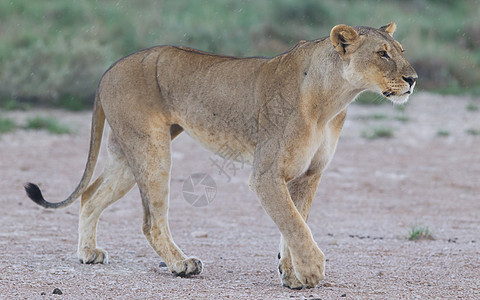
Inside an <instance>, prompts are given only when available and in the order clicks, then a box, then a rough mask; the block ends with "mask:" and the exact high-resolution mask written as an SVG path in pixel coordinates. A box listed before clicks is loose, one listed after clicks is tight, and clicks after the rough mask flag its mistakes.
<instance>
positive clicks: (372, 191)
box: [0, 93, 480, 299]
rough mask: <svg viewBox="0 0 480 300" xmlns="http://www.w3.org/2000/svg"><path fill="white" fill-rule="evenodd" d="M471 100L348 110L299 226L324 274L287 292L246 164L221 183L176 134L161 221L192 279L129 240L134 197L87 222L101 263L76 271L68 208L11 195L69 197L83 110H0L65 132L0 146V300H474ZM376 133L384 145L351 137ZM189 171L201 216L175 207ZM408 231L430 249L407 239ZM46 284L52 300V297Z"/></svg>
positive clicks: (477, 202) (477, 185)
mask: <svg viewBox="0 0 480 300" xmlns="http://www.w3.org/2000/svg"><path fill="white" fill-rule="evenodd" d="M472 103H473V104H475V105H477V106H480V99H474V98H459V97H450V96H449V97H445V96H437V95H431V94H426V93H419V94H417V95H414V96H413V97H412V98H411V102H410V104H408V106H407V107H406V109H405V110H404V111H402V110H399V109H395V108H394V107H392V106H391V105H388V104H386V105H381V106H365V105H363V106H362V105H358V104H354V105H352V106H351V107H350V109H349V115H348V118H347V122H346V124H345V127H344V130H343V133H342V137H341V139H340V142H339V145H338V148H337V153H336V155H335V157H334V159H333V161H332V163H331V165H330V166H329V168H328V170H327V171H326V172H325V174H324V177H323V179H322V182H321V184H320V188H319V190H318V192H317V195H316V199H315V200H314V203H313V207H312V211H311V213H310V219H309V225H310V227H311V229H312V232H313V234H314V237H315V239H316V241H317V242H318V244H319V245H320V247H321V249H322V250H323V251H324V253H325V255H326V257H327V270H326V276H327V277H326V279H325V280H324V281H323V282H322V284H321V285H320V286H318V287H317V288H314V289H307V290H301V291H292V290H289V289H287V288H284V287H282V286H281V285H280V282H279V277H278V275H277V257H276V256H277V252H278V242H279V232H278V230H277V228H276V227H275V226H274V224H273V222H272V221H271V220H270V219H269V217H268V216H267V215H266V213H265V212H264V211H263V209H262V208H261V206H260V204H259V202H258V200H257V199H256V196H255V194H254V193H252V192H251V191H250V190H249V189H248V186H247V184H246V182H247V178H248V172H249V167H247V166H244V167H243V168H242V166H241V164H236V166H235V167H236V169H232V168H230V169H228V170H227V174H228V176H229V177H227V176H226V174H225V173H220V172H219V169H218V167H216V166H215V164H213V163H212V161H214V160H215V159H217V160H219V158H218V157H216V156H214V155H213V154H211V153H209V152H207V151H205V150H204V149H202V148H201V147H200V146H199V145H197V144H196V143H195V142H194V141H193V140H192V139H190V138H189V137H188V136H187V135H185V134H182V135H181V136H180V137H179V138H178V139H177V140H176V141H175V143H174V145H173V148H174V151H175V152H174V156H173V157H174V159H173V171H172V172H173V173H172V185H171V208H170V225H171V229H172V233H173V236H174V239H175V240H176V242H177V244H178V245H179V246H180V247H181V248H182V249H183V250H184V251H185V252H186V253H187V254H188V255H195V256H197V257H199V258H201V259H202V261H203V263H204V272H203V273H202V274H201V275H199V276H195V277H192V278H177V277H174V276H173V275H171V274H170V273H169V272H168V270H167V269H166V268H164V267H161V266H159V263H160V262H161V259H160V258H159V257H158V256H157V255H156V254H155V253H154V251H153V250H152V249H151V248H150V247H149V245H148V243H147V241H146V240H145V238H144V237H143V235H142V233H141V222H142V208H141V203H140V197H139V193H138V189H137V188H134V189H133V190H132V191H131V192H130V193H129V194H128V195H127V196H126V197H124V198H123V199H122V200H120V201H119V202H117V203H115V204H114V205H112V206H111V207H110V208H109V209H107V210H106V211H105V213H104V214H103V215H102V218H101V220H100V224H99V229H98V243H99V246H100V247H103V248H104V249H106V250H107V251H108V252H109V255H110V263H109V264H108V265H82V264H80V263H79V262H78V260H77V257H76V247H77V246H76V242H77V219H78V210H79V204H80V203H79V201H78V202H76V203H75V204H74V205H72V206H71V207H68V208H67V209H64V210H60V211H55V212H49V211H46V210H43V209H42V208H40V207H38V206H36V205H35V204H34V203H32V202H31V201H30V200H28V199H27V198H26V197H25V195H24V191H23V188H22V185H23V184H24V183H25V182H26V181H33V182H36V183H39V184H40V185H41V187H42V188H43V191H44V195H45V197H46V198H47V200H50V201H60V200H62V199H63V198H64V197H65V196H67V195H68V194H69V193H70V192H71V191H72V190H73V188H74V187H75V186H76V184H77V183H78V181H79V179H80V177H81V174H82V172H83V167H84V164H85V159H86V155H87V150H88V139H89V130H90V129H89V126H90V112H81V113H71V112H63V111H30V112H2V113H1V115H2V116H3V117H9V118H12V119H15V120H16V121H17V122H18V123H19V124H23V123H24V122H25V119H26V118H28V117H31V116H33V115H45V116H52V117H56V118H58V119H59V120H60V121H61V122H62V123H64V124H68V125H69V126H70V127H71V128H74V129H75V131H76V132H75V133H74V134H68V135H51V134H48V133H47V132H44V131H25V130H17V131H16V132H13V133H9V134H4V135H1V136H0V170H1V173H0V174H1V181H0V207H1V208H0V209H1V217H0V253H1V256H0V298H5V299H14V298H15V299H17V298H18V299H22V298H25V299H35V298H37V299H47V298H65V299H80V298H85V299H99V298H103V299H117V298H120V299H225V298H231V299H335V298H341V299H343V298H347V299H415V298H418V299H441V298H443V299H454V298H466V299H475V298H476V299H479V298H480V271H479V270H480V179H479V178H480V136H478V135H474V134H472V132H471V131H470V133H469V131H468V130H469V129H476V130H478V129H480V111H472V110H468V109H466V107H467V105H469V104H472ZM377 127H383V128H385V127H386V128H390V129H391V130H392V132H393V134H394V136H393V137H392V138H389V139H386V138H383V139H375V140H369V139H366V138H365V137H363V136H362V135H364V134H365V132H369V130H372V128H377ZM439 131H443V132H448V136H440V135H439V134H438V132H439ZM102 157H103V158H105V153H103V154H102ZM103 163H104V159H101V160H100V163H99V167H100V168H98V169H101V167H102V164H103ZM230 167H231V166H230ZM98 169H97V170H98ZM193 173H206V174H209V175H210V176H211V177H212V178H213V180H214V181H215V184H216V187H217V191H216V195H215V198H214V199H213V201H212V202H211V203H210V204H209V205H208V206H206V207H195V206H192V205H190V204H189V203H188V202H187V201H185V199H184V197H183V193H182V189H183V184H184V181H185V179H186V178H188V177H189V176H190V175H191V174H193ZM229 180H230V181H229ZM417 225H419V226H425V227H428V229H429V230H430V232H431V233H432V236H433V238H434V239H433V240H422V241H417V242H414V241H409V240H408V239H407V238H408V236H409V231H410V230H411V228H412V227H414V226H417ZM56 288H57V289H59V290H60V291H61V292H62V295H54V294H53V291H54V289H56Z"/></svg>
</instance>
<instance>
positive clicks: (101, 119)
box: [24, 91, 105, 209]
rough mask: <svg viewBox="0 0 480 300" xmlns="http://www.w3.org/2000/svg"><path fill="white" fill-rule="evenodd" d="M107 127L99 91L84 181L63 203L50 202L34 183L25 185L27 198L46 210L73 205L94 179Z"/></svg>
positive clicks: (82, 180) (96, 96) (96, 98)
mask: <svg viewBox="0 0 480 300" xmlns="http://www.w3.org/2000/svg"><path fill="white" fill-rule="evenodd" d="M104 126H105V113H104V111H103V108H102V104H101V103H100V99H99V95H98V91H97V93H96V95H95V104H94V110H93V116H92V129H91V136H90V150H89V151H88V160H87V165H86V166H85V171H84V172H83V176H82V179H81V180H80V183H79V184H78V186H77V188H76V189H75V190H74V191H73V192H72V194H71V195H70V196H68V198H67V199H65V200H63V201H61V202H48V201H46V200H45V198H43V195H42V192H41V191H40V188H39V187H38V186H37V185H36V184H33V183H27V184H25V186H24V187H25V191H26V192H27V196H28V197H29V198H30V199H32V200H33V202H35V203H37V204H38V205H40V206H43V207H45V208H51V209H57V208H63V207H66V206H68V205H70V204H72V203H73V202H74V201H75V200H76V199H77V198H78V197H79V196H80V195H82V194H83V193H84V192H85V190H86V189H87V187H88V184H89V183H90V180H91V179H92V176H93V172H94V171H95V165H96V164H97V159H98V153H99V152H100V145H101V143H102V135H103V128H104Z"/></svg>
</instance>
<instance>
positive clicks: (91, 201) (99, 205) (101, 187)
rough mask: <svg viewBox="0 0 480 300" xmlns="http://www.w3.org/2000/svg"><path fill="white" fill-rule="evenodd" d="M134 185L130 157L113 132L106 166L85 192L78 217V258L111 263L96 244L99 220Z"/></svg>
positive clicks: (82, 260)
mask: <svg viewBox="0 0 480 300" xmlns="http://www.w3.org/2000/svg"><path fill="white" fill-rule="evenodd" d="M134 185H135V179H134V176H133V174H132V172H131V171H130V168H129V166H128V164H127V160H126V158H125V156H124V154H123V152H122V150H121V149H120V147H119V146H118V145H117V144H116V142H115V140H114V139H113V136H112V135H111V136H110V141H109V145H108V161H107V164H106V166H105V169H104V171H103V173H102V175H100V176H99V177H98V178H97V179H96V180H95V182H94V183H92V184H91V185H90V186H89V187H88V189H87V190H86V191H85V193H84V194H83V195H82V204H81V209H80V221H79V228H78V234H79V240H78V258H79V260H80V261H81V262H82V263H86V264H90V263H108V254H107V252H106V251H105V250H102V249H100V248H97V241H96V236H97V224H98V219H99V218H100V215H101V214H102V212H103V211H104V210H105V209H106V208H107V207H108V206H109V205H110V204H112V203H114V202H115V201H117V200H119V199H120V198H122V197H123V196H124V195H125V194H126V193H128V191H130V190H131V189H132V187H133V186H134Z"/></svg>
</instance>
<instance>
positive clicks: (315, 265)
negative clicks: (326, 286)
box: [292, 249, 325, 288]
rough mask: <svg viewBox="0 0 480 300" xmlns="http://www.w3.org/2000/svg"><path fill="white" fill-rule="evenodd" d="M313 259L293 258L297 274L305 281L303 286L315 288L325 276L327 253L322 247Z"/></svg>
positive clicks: (301, 280) (299, 278) (300, 279)
mask: <svg viewBox="0 0 480 300" xmlns="http://www.w3.org/2000/svg"><path fill="white" fill-rule="evenodd" d="M317 250H318V252H317V251H316V252H317V253H316V255H315V256H314V257H315V259H313V260H306V259H299V260H296V259H295V258H293V260H292V262H293V265H294V269H295V275H296V277H297V278H298V280H299V281H300V282H301V283H303V287H306V288H313V287H315V286H316V285H318V284H319V283H320V281H322V280H323V279H324V278H325V255H323V253H322V251H320V249H317Z"/></svg>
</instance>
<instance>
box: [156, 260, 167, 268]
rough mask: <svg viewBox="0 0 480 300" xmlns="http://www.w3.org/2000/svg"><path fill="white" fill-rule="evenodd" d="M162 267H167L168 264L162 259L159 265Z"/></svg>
mask: <svg viewBox="0 0 480 300" xmlns="http://www.w3.org/2000/svg"><path fill="white" fill-rule="evenodd" d="M158 266H159V267H160V268H166V267H167V264H166V263H165V262H164V261H162V262H161V263H160V264H159V265H158Z"/></svg>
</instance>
